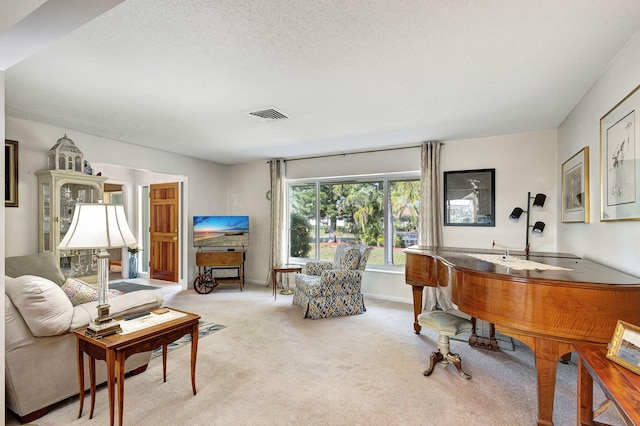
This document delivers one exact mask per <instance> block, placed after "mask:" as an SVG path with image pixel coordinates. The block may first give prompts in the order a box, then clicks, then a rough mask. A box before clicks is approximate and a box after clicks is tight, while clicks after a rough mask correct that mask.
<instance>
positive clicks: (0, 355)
mask: <svg viewBox="0 0 640 426" xmlns="http://www.w3.org/2000/svg"><path fill="white" fill-rule="evenodd" d="M0 100H2V102H1V103H0V135H2V139H5V138H6V139H8V138H7V137H6V133H5V117H4V71H3V70H0ZM0 164H2V165H1V166H0V169H1V170H2V175H3V176H4V149H3V150H2V154H0ZM0 193H2V195H3V197H2V198H4V186H3V187H2V189H0ZM18 201H20V199H18ZM5 211H6V208H5V207H4V205H3V206H2V209H1V211H0V230H1V231H0V235H2V240H3V241H5V244H2V245H0V259H4V258H5V256H6V254H5V246H6V241H7V236H6V234H5V232H4V228H5V226H4V224H5ZM0 277H2V278H0V287H2V292H3V293H4V262H2V265H0ZM0 315H1V316H2V318H4V303H3V304H2V307H0ZM0 330H2V331H0V363H2V366H3V367H2V368H0V379H2V381H3V382H4V374H5V371H4V324H3V325H2V326H0ZM0 398H2V401H4V387H3V388H2V390H1V391H0ZM4 417H5V414H4V413H3V414H2V418H3V419H4Z"/></svg>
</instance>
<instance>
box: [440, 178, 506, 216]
mask: <svg viewBox="0 0 640 426" xmlns="http://www.w3.org/2000/svg"><path fill="white" fill-rule="evenodd" d="M495 176H496V169H482V170H463V171H456V172H444V225H445V226H496V220H495V217H496V215H495V210H496V200H495Z"/></svg>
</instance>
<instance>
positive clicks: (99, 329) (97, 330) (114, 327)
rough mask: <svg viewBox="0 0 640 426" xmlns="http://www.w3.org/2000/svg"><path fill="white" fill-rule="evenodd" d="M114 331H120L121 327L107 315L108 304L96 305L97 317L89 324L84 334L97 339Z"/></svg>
mask: <svg viewBox="0 0 640 426" xmlns="http://www.w3.org/2000/svg"><path fill="white" fill-rule="evenodd" d="M116 333H122V327H120V324H119V323H118V322H117V321H115V320H114V319H113V318H111V317H110V316H109V305H108V304H106V303H105V304H102V305H98V317H97V318H96V319H95V320H93V322H92V323H91V324H89V326H88V327H87V331H86V333H85V334H86V335H87V336H91V337H94V338H96V339H99V338H101V337H105V336H109V335H111V334H116Z"/></svg>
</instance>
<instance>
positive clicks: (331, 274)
mask: <svg viewBox="0 0 640 426" xmlns="http://www.w3.org/2000/svg"><path fill="white" fill-rule="evenodd" d="M370 253H371V247H369V246H365V245H361V244H357V245H346V244H340V245H338V246H337V247H336V254H335V258H334V260H333V261H332V262H331V261H326V260H324V261H315V262H308V263H307V264H306V266H305V273H304V274H296V276H295V277H296V287H295V289H294V292H293V304H294V305H297V306H300V308H301V309H302V317H303V318H311V319H317V318H328V317H337V316H341V315H355V314H361V313H363V312H364V311H365V310H366V309H365V307H364V298H363V297H362V291H361V287H362V274H363V273H364V268H365V267H366V266H367V260H368V259H369V254H370Z"/></svg>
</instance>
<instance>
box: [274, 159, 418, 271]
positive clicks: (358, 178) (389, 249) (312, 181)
mask: <svg viewBox="0 0 640 426" xmlns="http://www.w3.org/2000/svg"><path fill="white" fill-rule="evenodd" d="M399 181H400V182H402V181H420V171H409V172H395V173H376V174H366V175H350V176H330V177H319V178H300V179H287V180H286V189H287V201H286V206H285V212H286V229H289V228H290V227H291V223H290V221H291V202H290V197H291V189H292V187H295V186H305V185H307V186H311V185H313V186H314V191H315V200H316V206H315V207H316V209H315V210H316V211H315V215H316V218H319V217H320V203H319V200H320V187H321V185H326V184H338V183H339V184H359V183H368V182H382V188H383V199H384V200H383V202H384V208H383V231H382V232H383V235H384V240H383V241H384V247H383V248H384V254H383V258H384V264H376V265H373V264H370V263H369V264H367V268H366V269H371V270H381V271H385V270H387V271H400V270H404V265H394V264H393V248H394V245H393V241H392V242H391V244H388V240H389V238H390V237H389V231H390V228H389V227H390V226H393V223H392V220H390V217H391V215H390V212H389V211H388V209H389V201H390V196H391V195H390V184H391V183H393V182H399ZM316 220H317V221H318V220H319V219H316ZM314 232H315V235H314V236H313V238H314V240H315V245H316V246H315V258H299V257H290V253H289V252H288V249H287V259H288V262H289V263H306V262H309V261H315V260H320V226H315V229H314ZM289 238H290V237H289V236H287V247H288V245H289V240H288V239H289Z"/></svg>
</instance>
